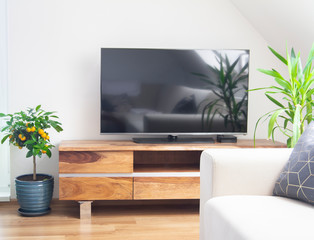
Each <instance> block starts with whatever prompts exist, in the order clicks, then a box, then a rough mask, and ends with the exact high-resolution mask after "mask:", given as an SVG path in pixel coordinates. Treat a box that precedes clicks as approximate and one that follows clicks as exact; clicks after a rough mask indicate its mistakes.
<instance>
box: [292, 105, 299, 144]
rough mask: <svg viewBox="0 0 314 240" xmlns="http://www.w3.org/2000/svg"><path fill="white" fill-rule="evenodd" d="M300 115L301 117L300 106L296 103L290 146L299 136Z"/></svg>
mask: <svg viewBox="0 0 314 240" xmlns="http://www.w3.org/2000/svg"><path fill="white" fill-rule="evenodd" d="M300 117H301V106H300V105H297V106H296V110H295V114H294V118H293V135H292V140H291V147H294V146H295V144H296V143H297V141H298V140H299V138H300V136H301V132H300Z"/></svg>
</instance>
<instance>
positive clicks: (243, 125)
mask: <svg viewBox="0 0 314 240" xmlns="http://www.w3.org/2000/svg"><path fill="white" fill-rule="evenodd" d="M248 75H249V50H236V49H234V50H173V49H121V48H102V49H101V133H110V134H113V133H124V134H125V133H129V134H168V135H169V134H173V135H182V134H183V135H184V134H244V133H246V132H247V110H248V94H247V89H248Z"/></svg>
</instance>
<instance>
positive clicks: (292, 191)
mask: <svg viewBox="0 0 314 240" xmlns="http://www.w3.org/2000/svg"><path fill="white" fill-rule="evenodd" d="M273 194H274V195H277V196H283V197H289V198H294V199H298V200H302V201H305V202H308V203H311V204H314V122H312V123H311V124H309V125H308V126H307V128H306V129H305V131H304V133H303V134H302V136H301V137H300V138H299V140H298V142H297V144H296V145H295V147H294V149H293V151H292V153H291V155H290V158H289V160H288V162H287V163H286V165H285V167H284V168H283V170H282V172H281V173H280V176H279V178H278V180H277V181H276V183H275V188H274V191H273Z"/></svg>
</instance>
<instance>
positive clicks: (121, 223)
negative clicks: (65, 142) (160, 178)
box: [0, 200, 199, 240]
mask: <svg viewBox="0 0 314 240" xmlns="http://www.w3.org/2000/svg"><path fill="white" fill-rule="evenodd" d="M147 203H148V204H147ZM195 203H196V204H195ZM18 208H19V206H18V204H17V202H16V201H11V202H9V203H4V202H2V203H0V239H1V240H13V239H27V240H28V239H29V240H39V239H40V240H41V239H43V240H50V239H51V240H52V239H53V240H55V239H56V240H58V239H65V240H77V239H84V240H94V239H95V240H100V239H108V240H197V239H199V210H198V204H197V202H194V203H193V204H191V203H190V202H188V203H186V202H184V201H183V202H182V201H177V202H175V201H172V202H171V203H170V204H165V203H162V204H160V202H159V203H158V202H157V203H156V204H155V205H154V202H145V201H143V202H137V203H136V204H134V203H130V205H128V204H125V203H123V204H121V202H111V203H110V204H108V202H101V201H100V202H97V201H96V202H94V203H93V205H92V218H91V219H90V220H80V219H79V205H78V203H76V202H74V201H73V202H72V201H59V200H54V201H53V202H52V204H51V208H52V211H51V213H49V214H48V215H44V216H40V217H23V216H20V215H19V214H18V213H17V209H18Z"/></svg>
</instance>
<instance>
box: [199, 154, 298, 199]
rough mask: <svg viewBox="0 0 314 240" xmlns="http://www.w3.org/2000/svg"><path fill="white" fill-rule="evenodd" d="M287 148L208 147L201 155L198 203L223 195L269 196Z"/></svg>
mask: <svg viewBox="0 0 314 240" xmlns="http://www.w3.org/2000/svg"><path fill="white" fill-rule="evenodd" d="M291 151H292V149H289V148H241V149H208V150H205V151H204V152H203V153H202V155H201V163H200V172H201V180H200V181H201V197H200V198H201V205H202V204H203V203H204V202H206V201H207V200H208V199H210V198H212V197H215V196H223V195H271V194H272V191H273V188H274V185H275V181H276V180H277V178H278V176H279V173H280V172H281V170H282V168H283V167H284V165H285V163H286V162H287V161H288V159H289V156H290V154H291Z"/></svg>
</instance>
